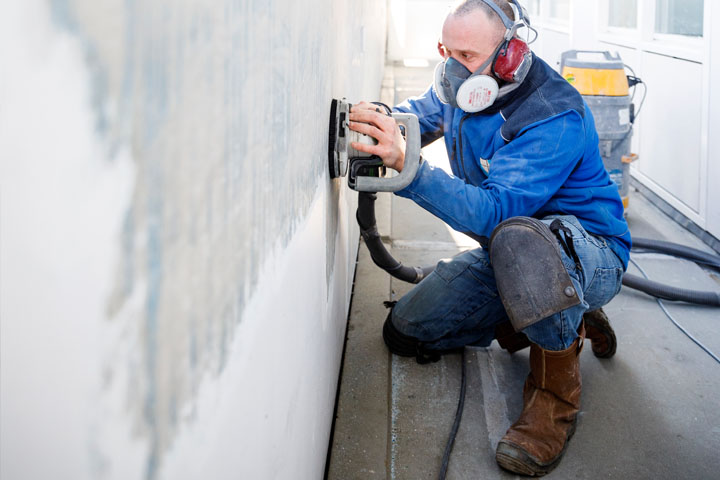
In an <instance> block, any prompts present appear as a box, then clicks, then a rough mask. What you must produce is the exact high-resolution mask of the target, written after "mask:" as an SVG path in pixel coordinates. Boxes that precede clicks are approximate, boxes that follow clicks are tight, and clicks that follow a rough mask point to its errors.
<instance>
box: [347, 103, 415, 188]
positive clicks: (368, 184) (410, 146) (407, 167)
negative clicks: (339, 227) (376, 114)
mask: <svg viewBox="0 0 720 480" xmlns="http://www.w3.org/2000/svg"><path fill="white" fill-rule="evenodd" d="M392 117H393V118H394V119H395V121H396V122H397V123H399V124H401V125H404V126H405V164H404V165H403V169H402V172H400V174H398V175H397V176H395V177H390V178H377V177H363V176H359V177H357V178H356V179H355V190H357V191H360V192H396V191H398V190H402V189H403V188H405V187H407V186H408V185H410V182H412V181H413V180H414V179H415V175H417V171H418V168H420V122H418V118H417V116H415V115H413V114H412V113H393V114H392Z"/></svg>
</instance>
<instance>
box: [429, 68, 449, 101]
mask: <svg viewBox="0 0 720 480" xmlns="http://www.w3.org/2000/svg"><path fill="white" fill-rule="evenodd" d="M444 68H445V62H440V63H438V64H437V65H436V66H435V79H434V80H433V90H435V95H437V97H438V99H439V100H440V101H441V102H442V103H450V102H448V99H447V97H446V96H445V92H444V91H443V88H442V77H443V69H444Z"/></svg>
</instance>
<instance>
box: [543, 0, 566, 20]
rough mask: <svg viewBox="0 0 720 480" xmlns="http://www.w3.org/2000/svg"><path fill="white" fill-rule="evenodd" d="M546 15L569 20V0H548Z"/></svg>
mask: <svg viewBox="0 0 720 480" xmlns="http://www.w3.org/2000/svg"><path fill="white" fill-rule="evenodd" d="M548 7H549V8H548V16H549V17H550V18H554V19H557V20H570V0H549V2H548Z"/></svg>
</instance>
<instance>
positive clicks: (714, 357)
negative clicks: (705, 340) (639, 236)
mask: <svg viewBox="0 0 720 480" xmlns="http://www.w3.org/2000/svg"><path fill="white" fill-rule="evenodd" d="M630 263H632V264H633V265H635V268H637V269H638V270H639V271H640V273H641V274H642V276H643V277H645V278H646V279H647V278H648V276H647V274H646V273H645V270H643V269H642V267H641V266H640V265H638V263H637V262H636V261H635V260H633V259H632V258H631V259H630ZM655 300H657V302H658V305H660V308H662V311H663V312H664V313H665V315H666V316H667V317H668V318H669V319H670V321H671V322H672V323H673V324H674V325H675V326H676V327H677V328H678V329H679V330H680V331H681V332H682V333H684V334H685V335H686V336H687V337H688V338H689V339H690V340H692V341H693V342H695V344H696V345H697V346H698V347H700V348H702V349H703V350H704V351H705V353H707V354H708V355H710V356H711V357H712V358H713V360H715V361H716V362H718V363H720V358H718V356H717V355H715V354H714V353H713V352H712V351H711V350H710V349H709V348H707V347H706V346H705V345H703V344H702V343H701V342H700V341H699V340H698V339H697V338H695V337H693V336H692V335H691V334H690V332H688V331H687V330H686V329H685V327H683V326H682V325H680V324H679V323H678V322H677V320H675V319H674V318H673V316H672V315H670V312H668V311H667V309H666V308H665V304H664V303H663V301H662V300H661V299H660V298H656V299H655Z"/></svg>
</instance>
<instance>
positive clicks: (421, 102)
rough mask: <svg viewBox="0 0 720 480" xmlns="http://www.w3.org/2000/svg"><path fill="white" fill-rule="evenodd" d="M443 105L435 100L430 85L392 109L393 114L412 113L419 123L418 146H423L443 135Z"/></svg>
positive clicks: (435, 96) (435, 97)
mask: <svg viewBox="0 0 720 480" xmlns="http://www.w3.org/2000/svg"><path fill="white" fill-rule="evenodd" d="M444 108H445V105H444V104H443V103H442V102H441V101H440V100H439V99H438V98H437V95H435V91H434V90H433V87H432V85H430V86H429V87H428V88H427V90H425V92H423V93H422V94H420V95H418V96H417V97H410V98H408V99H407V100H405V101H404V102H402V103H401V104H399V105H397V106H396V107H395V108H393V111H394V112H403V113H413V114H415V115H416V116H417V117H418V121H419V123H420V144H421V145H422V146H425V145H427V144H429V143H432V142H433V141H435V140H437V139H438V138H440V137H441V136H442V135H443V131H444V130H443V125H444V123H443V116H444Z"/></svg>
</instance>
